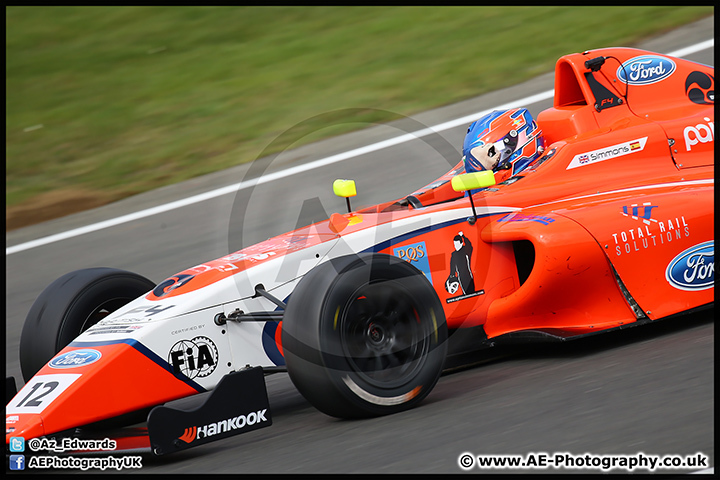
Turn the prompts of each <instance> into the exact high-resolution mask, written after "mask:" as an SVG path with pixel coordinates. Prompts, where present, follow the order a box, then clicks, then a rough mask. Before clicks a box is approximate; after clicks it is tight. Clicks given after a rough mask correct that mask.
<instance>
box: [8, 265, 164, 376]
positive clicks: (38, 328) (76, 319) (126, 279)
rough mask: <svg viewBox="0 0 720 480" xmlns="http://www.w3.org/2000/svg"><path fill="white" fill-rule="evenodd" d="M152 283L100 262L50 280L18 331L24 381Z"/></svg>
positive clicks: (148, 287) (153, 285)
mask: <svg viewBox="0 0 720 480" xmlns="http://www.w3.org/2000/svg"><path fill="white" fill-rule="evenodd" d="M153 287H155V284H154V283H153V282H151V281H150V280H148V279H147V278H145V277H142V276H140V275H137V274H135V273H131V272H126V271H124V270H117V269H114V268H104V267H100V268H87V269H83V270H76V271H74V272H70V273H68V274H65V275H63V276H62V277H60V278H58V279H57V280H55V281H54V282H52V283H51V284H50V285H48V287H47V288H46V289H45V290H44V291H43V292H42V293H41V294H40V296H39V297H38V298H37V300H35V303H33V305H32V307H31V308H30V312H28V315H27V318H26V319H25V325H24V326H23V330H22V334H21V335H20V369H21V371H22V375H23V378H24V379H25V381H26V382H27V381H28V380H30V378H31V377H32V376H33V375H35V373H37V371H38V370H40V369H41V368H42V367H43V366H44V365H45V364H46V363H47V362H48V361H49V360H50V359H51V358H52V357H53V356H55V354H56V353H57V352H59V351H60V350H62V349H63V348H64V347H65V346H66V345H68V344H69V343H70V342H72V341H73V340H74V339H75V337H77V336H78V335H80V334H81V333H82V332H84V331H85V330H87V329H88V328H90V327H91V326H93V325H95V324H96V323H97V322H99V321H100V320H101V319H102V318H104V317H105V316H107V315H108V314H110V313H112V312H114V311H115V310H117V309H118V308H120V307H122V306H123V305H125V304H127V303H129V302H130V301H131V300H135V299H136V298H137V297H139V296H140V295H142V294H143V293H146V292H149V291H150V290H152V289H153Z"/></svg>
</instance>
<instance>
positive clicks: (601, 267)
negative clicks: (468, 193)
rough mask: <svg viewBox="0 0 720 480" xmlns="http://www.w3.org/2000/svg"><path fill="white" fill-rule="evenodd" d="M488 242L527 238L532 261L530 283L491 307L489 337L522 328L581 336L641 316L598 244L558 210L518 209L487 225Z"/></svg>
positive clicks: (561, 334)
mask: <svg viewBox="0 0 720 480" xmlns="http://www.w3.org/2000/svg"><path fill="white" fill-rule="evenodd" d="M481 236H482V239H483V240H484V241H486V242H512V241H519V240H529V241H530V242H532V244H533V247H534V249H535V255H534V265H533V266H532V270H531V271H530V273H529V275H528V277H527V279H526V281H525V282H524V283H523V284H522V285H521V286H520V288H518V289H517V290H515V291H514V292H512V293H511V294H510V295H508V296H505V297H502V298H499V299H497V300H495V301H494V302H493V303H492V304H491V305H490V307H489V309H488V315H487V321H486V323H485V331H486V332H487V334H488V337H490V338H492V337H496V336H498V335H502V334H505V333H509V332H516V331H520V330H523V328H526V326H527V325H534V326H535V327H534V328H533V330H543V331H545V332H546V333H552V334H555V335H560V336H563V337H564V336H573V335H581V334H585V333H590V332H593V331H596V330H597V329H605V328H612V327H616V326H620V325H624V324H627V323H631V322H635V321H636V320H637V318H636V316H635V314H634V313H633V311H632V309H631V308H630V306H629V305H628V303H627V302H626V300H625V298H624V296H623V294H622V291H621V290H620V287H619V286H618V283H617V282H616V280H615V275H614V272H613V270H612V266H611V265H610V262H609V261H608V259H607V256H606V255H605V253H604V252H603V250H602V248H601V247H600V245H598V243H597V241H596V240H595V239H594V238H593V236H592V235H590V234H589V233H588V231H587V230H585V229H584V228H583V227H582V226H580V225H579V224H578V223H576V222H575V221H573V220H571V219H569V218H567V217H565V216H562V215H559V214H557V213H544V212H543V213H537V214H536V213H525V212H515V213H512V214H509V215H507V216H506V217H503V218H501V219H500V220H498V221H497V222H493V223H491V224H489V225H488V226H487V227H485V229H483V231H482V233H481Z"/></svg>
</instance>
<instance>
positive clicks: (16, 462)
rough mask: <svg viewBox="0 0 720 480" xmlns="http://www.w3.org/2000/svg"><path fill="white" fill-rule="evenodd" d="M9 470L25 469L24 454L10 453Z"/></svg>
mask: <svg viewBox="0 0 720 480" xmlns="http://www.w3.org/2000/svg"><path fill="white" fill-rule="evenodd" d="M10 470H25V455H10Z"/></svg>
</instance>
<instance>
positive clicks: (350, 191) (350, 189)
mask: <svg viewBox="0 0 720 480" xmlns="http://www.w3.org/2000/svg"><path fill="white" fill-rule="evenodd" d="M333 192H334V193H335V195H337V196H338V197H345V202H347V209H348V213H350V212H352V209H351V208H350V197H354V196H355V195H357V189H356V188H355V180H343V179H340V178H338V179H337V180H335V181H334V182H333Z"/></svg>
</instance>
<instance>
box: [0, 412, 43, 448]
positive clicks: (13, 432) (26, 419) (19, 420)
mask: <svg viewBox="0 0 720 480" xmlns="http://www.w3.org/2000/svg"><path fill="white" fill-rule="evenodd" d="M43 435H45V426H44V425H43V418H42V417H41V416H40V415H35V414H27V413H26V414H19V415H18V414H12V415H5V444H8V443H10V438H11V437H23V438H25V439H26V440H27V439H31V438H37V437H42V436H43Z"/></svg>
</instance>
